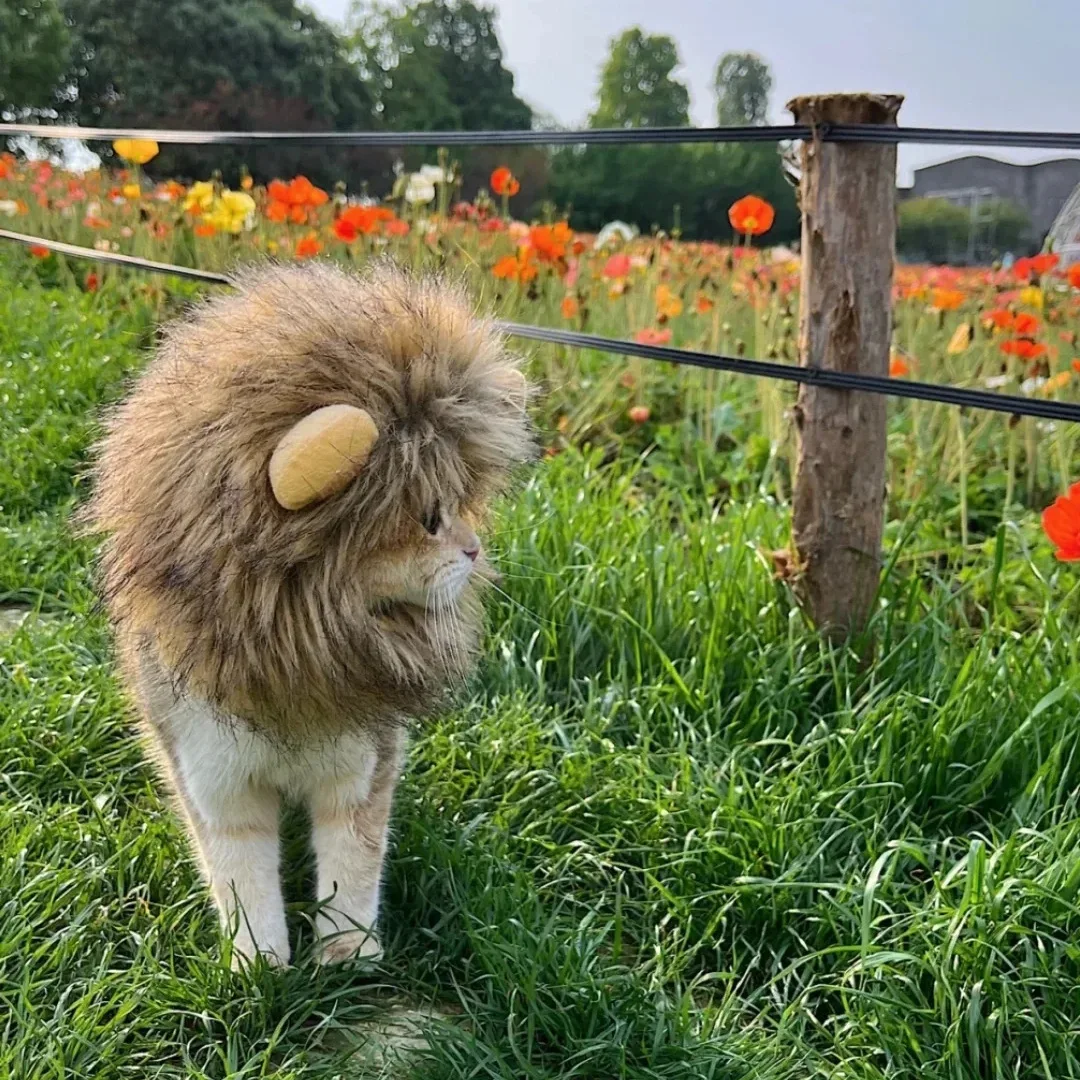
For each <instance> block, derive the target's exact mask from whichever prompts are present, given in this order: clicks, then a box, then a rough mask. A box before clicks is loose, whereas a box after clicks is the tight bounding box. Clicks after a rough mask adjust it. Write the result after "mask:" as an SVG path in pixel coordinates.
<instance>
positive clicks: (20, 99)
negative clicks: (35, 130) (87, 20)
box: [0, 0, 70, 114]
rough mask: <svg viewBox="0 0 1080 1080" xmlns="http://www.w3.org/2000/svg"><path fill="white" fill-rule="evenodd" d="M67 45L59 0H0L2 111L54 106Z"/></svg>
mask: <svg viewBox="0 0 1080 1080" xmlns="http://www.w3.org/2000/svg"><path fill="white" fill-rule="evenodd" d="M69 47H70V42H69V38H68V31H67V27H66V26H65V25H64V17H63V15H62V14H61V12H60V8H59V7H58V6H57V0H0V113H13V114H19V113H24V112H26V111H29V110H33V109H44V108H48V107H49V106H51V105H55V104H56V97H57V93H58V90H59V88H60V84H61V77H62V76H63V74H64V70H65V69H66V67H67V64H68V50H69Z"/></svg>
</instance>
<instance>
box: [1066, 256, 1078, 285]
mask: <svg viewBox="0 0 1080 1080" xmlns="http://www.w3.org/2000/svg"><path fill="white" fill-rule="evenodd" d="M1066 277H1068V279H1069V284H1070V285H1071V286H1072V287H1073V288H1074V289H1080V262H1075V263H1073V264H1072V266H1070V267H1069V270H1068V273H1067V274H1066Z"/></svg>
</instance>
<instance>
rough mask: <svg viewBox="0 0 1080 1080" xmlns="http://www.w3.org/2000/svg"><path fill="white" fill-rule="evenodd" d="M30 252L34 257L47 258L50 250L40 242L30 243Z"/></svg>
mask: <svg viewBox="0 0 1080 1080" xmlns="http://www.w3.org/2000/svg"><path fill="white" fill-rule="evenodd" d="M30 254H31V255H33V256H34V258H35V259H47V258H48V257H49V256H50V255H51V254H52V252H51V251H50V250H49V249H48V248H47V247H43V246H42V245H41V244H32V245H31V246H30Z"/></svg>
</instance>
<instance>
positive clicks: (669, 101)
mask: <svg viewBox="0 0 1080 1080" xmlns="http://www.w3.org/2000/svg"><path fill="white" fill-rule="evenodd" d="M678 65H679V54H678V51H677V49H676V48H675V42H674V41H672V40H671V38H669V37H664V36H663V35H660V34H650V35H645V34H643V33H642V32H641V29H640V28H639V27H634V28H633V29H632V30H626V31H625V32H624V33H623V34H622V35H620V36H619V37H617V38H615V39H614V40H613V41H612V42H611V54H610V56H609V57H608V59H607V63H605V64H604V68H603V71H602V73H601V76H600V100H599V102H598V104H597V107H596V110H595V112H593V114H592V116H591V117H590V118H589V123H590V125H591V126H592V127H684V126H686V125H687V124H689V123H690V95H689V93H688V92H687V89H686V87H685V86H684V85H683V84H682V83H681V82H679V81H678V80H677V79H673V78H672V76H671V73H672V71H674V70H675V68H676V67H678Z"/></svg>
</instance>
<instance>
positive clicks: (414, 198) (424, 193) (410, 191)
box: [405, 173, 435, 203]
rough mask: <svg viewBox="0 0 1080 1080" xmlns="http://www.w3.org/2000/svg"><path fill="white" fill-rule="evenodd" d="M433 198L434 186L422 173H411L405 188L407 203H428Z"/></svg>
mask: <svg viewBox="0 0 1080 1080" xmlns="http://www.w3.org/2000/svg"><path fill="white" fill-rule="evenodd" d="M434 198H435V185H434V184H433V183H432V182H431V181H430V180H429V179H428V178H427V177H426V176H424V175H423V174H422V173H413V174H412V176H410V177H409V183H408V186H407V187H406V188H405V201H406V202H407V203H429V202H431V201H432V200H433V199H434Z"/></svg>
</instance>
